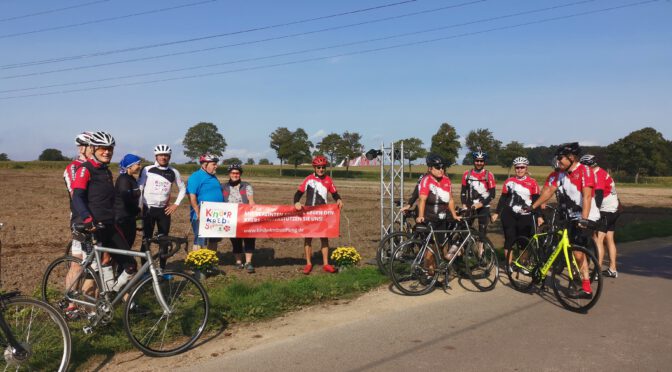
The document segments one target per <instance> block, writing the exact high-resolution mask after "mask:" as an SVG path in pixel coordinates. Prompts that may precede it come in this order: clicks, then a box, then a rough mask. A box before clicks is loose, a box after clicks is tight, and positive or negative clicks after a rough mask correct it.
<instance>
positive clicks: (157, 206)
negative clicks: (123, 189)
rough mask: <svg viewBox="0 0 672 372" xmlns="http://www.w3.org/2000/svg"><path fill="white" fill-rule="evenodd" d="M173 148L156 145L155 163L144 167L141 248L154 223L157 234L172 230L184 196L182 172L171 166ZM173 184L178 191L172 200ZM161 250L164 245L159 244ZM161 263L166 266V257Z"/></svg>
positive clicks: (141, 186) (184, 188) (151, 231)
mask: <svg viewBox="0 0 672 372" xmlns="http://www.w3.org/2000/svg"><path fill="white" fill-rule="evenodd" d="M172 153H173V150H172V149H171V148H170V146H168V145H164V144H161V145H156V147H154V158H155V160H156V162H155V163H154V164H153V165H150V166H148V167H145V168H144V169H143V170H142V174H141V175H140V180H139V181H138V185H139V186H140V191H141V192H142V205H143V211H142V220H143V223H142V226H143V232H142V235H143V241H142V248H141V251H143V252H144V251H146V250H147V249H149V239H151V238H152V235H153V234H154V226H156V227H157V230H158V234H161V235H168V233H169V232H170V220H171V215H172V214H173V212H175V210H176V209H177V207H178V206H179V205H180V203H181V202H182V199H184V195H185V193H186V190H187V188H186V186H185V185H184V182H182V178H181V176H180V172H178V171H177V169H175V168H173V167H171V166H170V165H169V164H170V157H171V154H172ZM173 184H175V185H177V189H178V194H177V198H175V201H174V202H173V203H170V192H171V190H172V186H173ZM160 249H161V250H163V249H165V248H164V247H160ZM160 264H161V267H162V268H164V267H165V264H166V263H165V260H161V261H160Z"/></svg>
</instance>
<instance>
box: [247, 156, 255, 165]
mask: <svg viewBox="0 0 672 372" xmlns="http://www.w3.org/2000/svg"><path fill="white" fill-rule="evenodd" d="M245 165H254V159H252V158H247V161H246V162H245Z"/></svg>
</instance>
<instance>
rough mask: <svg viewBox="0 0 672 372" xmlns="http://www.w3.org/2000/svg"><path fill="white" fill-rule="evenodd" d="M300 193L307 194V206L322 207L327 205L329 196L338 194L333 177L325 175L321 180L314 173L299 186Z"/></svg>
mask: <svg viewBox="0 0 672 372" xmlns="http://www.w3.org/2000/svg"><path fill="white" fill-rule="evenodd" d="M299 191H301V192H304V193H306V205H308V206H314V205H322V204H327V195H328V194H332V195H333V194H335V193H336V186H335V185H334V181H333V180H332V179H331V177H329V176H327V175H325V176H324V177H323V178H320V177H318V176H316V175H315V173H313V174H311V175H309V176H308V177H306V178H305V179H304V180H303V182H302V183H301V185H299Z"/></svg>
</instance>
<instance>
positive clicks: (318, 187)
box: [294, 155, 343, 275]
mask: <svg viewBox="0 0 672 372" xmlns="http://www.w3.org/2000/svg"><path fill="white" fill-rule="evenodd" d="M312 164H313V169H314V170H315V172H314V173H313V174H311V175H309V176H308V177H306V178H305V179H304V180H303V182H302V183H301V185H299V189H298V190H297V191H296V193H295V194H294V208H296V210H299V211H300V210H301V209H302V208H303V205H301V197H302V196H303V194H304V193H305V194H306V205H307V206H315V205H322V204H327V194H331V196H332V197H333V198H334V200H335V201H336V204H338V208H339V209H342V208H343V200H342V199H341V196H340V195H338V191H336V186H335V185H334V181H333V180H332V179H331V177H329V176H328V175H327V173H326V171H327V164H328V162H327V158H325V157H324V156H322V155H317V156H315V157H314V158H313V161H312ZM303 243H304V244H303V245H304V252H305V254H306V266H305V267H304V268H303V273H304V274H306V275H308V274H310V272H311V271H312V270H313V263H312V256H313V246H312V243H313V238H312V237H311V238H305V239H304V241H303ZM320 243H321V245H322V270H324V271H326V272H328V273H335V272H336V269H334V267H333V266H331V265H329V239H328V238H320Z"/></svg>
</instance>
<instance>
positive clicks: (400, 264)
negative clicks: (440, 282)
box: [389, 239, 439, 296]
mask: <svg viewBox="0 0 672 372" xmlns="http://www.w3.org/2000/svg"><path fill="white" fill-rule="evenodd" d="M424 244H425V242H424V241H421V240H417V239H411V240H407V241H405V242H404V243H402V244H401V245H400V246H398V247H397V248H396V249H395V250H394V252H392V257H391V258H390V265H389V272H390V278H391V279H392V283H394V286H395V287H396V288H397V289H398V290H399V291H401V293H403V294H405V295H409V296H419V295H423V294H427V293H429V292H431V291H433V290H434V288H435V284H436V281H437V279H438V278H439V260H438V256H437V254H436V252H434V250H433V249H432V248H431V247H427V249H428V250H429V252H430V253H431V258H428V257H427V256H425V257H419V254H420V253H421V252H423V251H424V250H423V249H422V247H423V245H424ZM431 261H433V264H434V272H433V273H432V272H431V270H430V269H429V267H431V264H432V262H431Z"/></svg>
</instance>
